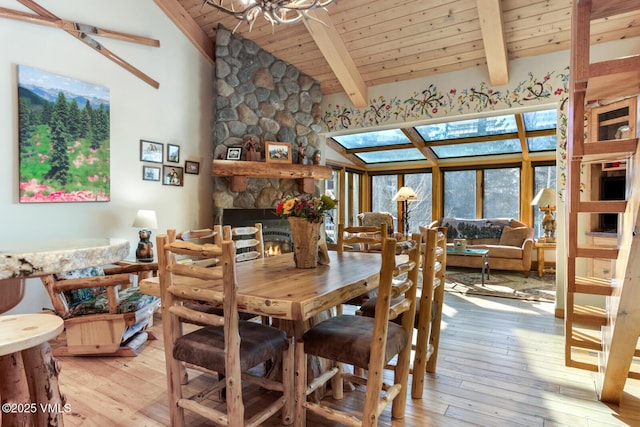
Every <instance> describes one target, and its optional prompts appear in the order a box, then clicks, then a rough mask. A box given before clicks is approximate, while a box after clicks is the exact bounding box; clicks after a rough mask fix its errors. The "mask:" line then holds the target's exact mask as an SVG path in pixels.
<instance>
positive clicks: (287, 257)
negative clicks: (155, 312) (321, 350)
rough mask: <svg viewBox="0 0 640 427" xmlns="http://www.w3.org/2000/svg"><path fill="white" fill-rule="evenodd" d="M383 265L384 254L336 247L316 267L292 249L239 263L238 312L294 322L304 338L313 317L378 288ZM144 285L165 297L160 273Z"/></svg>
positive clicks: (142, 286) (142, 287) (296, 334)
mask: <svg viewBox="0 0 640 427" xmlns="http://www.w3.org/2000/svg"><path fill="white" fill-rule="evenodd" d="M380 265H381V257H380V254H375V253H362V252H344V253H342V254H338V253H337V252H334V251H329V264H327V265H318V266H317V267H316V268H296V266H295V264H294V262H293V254H292V253H288V254H282V255H276V256H271V257H265V258H259V259H255V260H251V261H246V262H239V263H237V264H236V269H237V280H238V294H237V299H238V310H240V311H243V312H247V313H251V314H256V315H260V316H269V317H271V318H274V319H282V320H289V321H291V325H292V327H293V331H292V332H291V333H292V335H293V336H294V337H295V338H300V337H301V336H302V334H303V333H304V332H305V329H306V327H307V321H309V320H310V319H312V318H314V317H316V316H318V315H321V314H322V313H325V312H326V311H328V310H330V309H331V308H333V307H336V306H337V305H339V304H341V303H344V302H346V301H349V300H350V299H352V298H355V297H357V296H360V295H363V294H365V293H366V292H368V291H370V290H373V289H376V288H377V287H378V283H379V277H378V276H379V273H380ZM160 274H162V272H160ZM181 280H184V281H185V282H184V283H185V284H188V282H189V279H187V278H184V279H181ZM139 286H140V290H141V291H142V292H144V293H147V294H150V295H156V296H160V285H159V278H158V277H152V278H147V279H144V280H142V281H141V282H140V284H139Z"/></svg>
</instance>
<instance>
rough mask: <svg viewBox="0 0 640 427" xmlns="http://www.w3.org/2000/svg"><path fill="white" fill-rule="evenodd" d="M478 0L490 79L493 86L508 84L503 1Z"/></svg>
mask: <svg viewBox="0 0 640 427" xmlns="http://www.w3.org/2000/svg"><path fill="white" fill-rule="evenodd" d="M477 1H478V15H479V17H480V29H481V30H482V41H483V43H484V52H485V56H486V58H487V67H488V68H489V80H490V81H491V85H492V86H502V85H506V84H507V83H509V65H508V62H509V60H508V58H507V44H506V43H505V39H504V23H503V22H502V7H501V6H500V3H501V2H500V0H477Z"/></svg>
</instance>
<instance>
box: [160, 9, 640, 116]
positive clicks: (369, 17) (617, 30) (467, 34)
mask: <svg viewBox="0 0 640 427" xmlns="http://www.w3.org/2000/svg"><path fill="white" fill-rule="evenodd" d="M155 2H156V3H157V4H158V5H159V6H160V7H161V8H162V9H163V10H164V11H165V13H167V15H168V16H169V17H170V18H171V19H172V20H173V21H174V22H175V23H176V25H178V26H179V27H180V28H181V29H182V30H183V31H184V32H185V34H187V35H188V37H189V38H190V39H191V40H192V41H193V42H194V43H195V44H196V45H197V46H198V47H199V48H200V49H201V51H202V52H203V53H204V54H205V55H207V56H209V57H211V58H213V42H214V41H215V37H216V29H217V27H218V24H219V23H221V24H223V25H224V26H225V27H227V28H229V29H231V30H232V29H233V28H235V26H236V25H237V20H236V19H234V18H233V17H231V16H229V15H226V14H224V13H220V12H218V11H216V10H214V9H213V8H211V7H209V6H207V5H204V6H203V2H202V0H155ZM223 3H228V0H225V1H224V2H223ZM479 10H480V11H481V13H480V12H479ZM314 12H319V14H318V16H319V17H320V18H321V19H322V21H323V22H324V23H325V24H327V26H326V27H325V28H323V29H321V30H318V31H312V34H313V35H312V34H310V31H309V30H310V29H311V30H313V28H318V25H316V23H314V22H310V23H307V25H305V24H303V23H300V24H293V25H280V26H276V27H272V26H271V24H269V23H268V22H266V21H265V20H264V19H262V18H259V19H258V20H257V21H256V23H255V25H254V27H253V29H252V30H251V31H249V26H248V25H247V24H243V25H241V26H240V27H238V29H237V30H236V33H237V34H239V35H240V36H242V37H244V38H246V39H250V40H253V41H254V42H256V43H257V44H258V45H259V46H260V47H262V48H264V49H265V50H267V51H269V52H271V53H272V54H274V55H275V56H277V57H278V58H280V59H282V60H284V61H286V62H289V63H291V64H293V65H295V66H296V67H297V68H298V69H299V70H300V71H301V72H303V73H305V74H308V75H310V76H312V77H313V78H315V79H316V80H318V81H319V82H320V85H321V87H322V92H323V94H325V95H329V94H334V93H340V92H346V93H347V94H348V95H349V97H350V98H351V100H352V102H353V103H354V105H356V106H363V104H364V105H366V104H367V100H368V97H367V88H369V87H372V86H376V85H380V84H384V83H393V82H400V81H404V80H409V79H413V78H418V77H425V76H429V75H433V74H437V73H445V72H450V71H456V70H461V69H466V68H471V67H479V68H480V69H481V70H482V71H483V72H485V73H486V78H487V81H490V82H491V83H492V84H494V85H502V84H505V83H507V82H508V78H509V75H508V60H511V59H516V58H523V57H527V56H533V55H540V54H545V53H550V52H555V51H560V50H568V49H569V47H570V36H571V28H570V27H571V22H570V21H571V17H570V15H571V0H502V1H501V0H341V1H338V2H336V3H334V4H332V5H330V6H329V7H328V8H327V11H326V13H325V11H322V10H320V11H314ZM308 28H309V29H308ZM638 36H640V12H629V13H625V14H621V15H618V16H615V17H612V18H609V19H602V20H600V21H598V22H596V23H595V24H594V25H593V27H592V33H591V38H592V44H597V43H603V42H607V41H612V40H618V39H624V38H631V37H638ZM314 38H315V39H314ZM323 52H324V53H323ZM336 52H342V53H340V54H336Z"/></svg>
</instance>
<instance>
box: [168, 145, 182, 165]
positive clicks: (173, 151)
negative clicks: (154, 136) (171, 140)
mask: <svg viewBox="0 0 640 427" xmlns="http://www.w3.org/2000/svg"><path fill="white" fill-rule="evenodd" d="M167 161H168V162H171V163H180V146H179V145H174V144H167Z"/></svg>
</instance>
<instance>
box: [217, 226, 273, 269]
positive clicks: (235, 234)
mask: <svg viewBox="0 0 640 427" xmlns="http://www.w3.org/2000/svg"><path fill="white" fill-rule="evenodd" d="M222 235H223V238H224V240H233V241H234V243H235V245H236V253H237V254H236V261H238V262H243V261H249V260H252V259H257V258H263V257H264V237H263V234H262V224H261V223H256V224H255V225H254V226H243V227H231V226H230V225H225V226H224V227H223V229H222ZM246 249H251V250H250V251H247V250H246Z"/></svg>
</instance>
